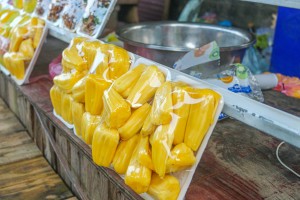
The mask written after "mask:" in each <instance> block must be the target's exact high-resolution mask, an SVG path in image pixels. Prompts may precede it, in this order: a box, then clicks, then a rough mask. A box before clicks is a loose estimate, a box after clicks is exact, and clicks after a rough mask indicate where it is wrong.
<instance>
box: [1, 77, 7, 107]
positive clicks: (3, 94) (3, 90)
mask: <svg viewBox="0 0 300 200" xmlns="http://www.w3.org/2000/svg"><path fill="white" fill-rule="evenodd" d="M6 84H7V80H6V78H5V75H4V74H3V73H2V72H0V97H2V98H3V99H4V101H5V102H7V86H6Z"/></svg>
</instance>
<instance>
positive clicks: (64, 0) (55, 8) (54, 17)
mask: <svg viewBox="0 0 300 200" xmlns="http://www.w3.org/2000/svg"><path fill="white" fill-rule="evenodd" d="M67 4H68V0H51V3H50V5H49V11H48V14H47V20H48V21H49V22H51V23H53V24H55V25H58V24H59V20H60V18H61V13H62V12H63V10H64V8H65V7H66V5H67Z"/></svg>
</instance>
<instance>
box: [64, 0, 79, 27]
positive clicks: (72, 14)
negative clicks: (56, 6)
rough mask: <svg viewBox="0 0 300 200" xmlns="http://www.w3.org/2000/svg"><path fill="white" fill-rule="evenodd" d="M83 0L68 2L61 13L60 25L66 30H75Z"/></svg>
mask: <svg viewBox="0 0 300 200" xmlns="http://www.w3.org/2000/svg"><path fill="white" fill-rule="evenodd" d="M83 2H84V1H83V0H75V1H72V3H69V4H68V5H67V6H66V8H65V9H64V11H63V13H62V20H61V26H62V27H63V28H65V29H67V30H70V31H72V32H75V31H76V29H77V26H78V23H79V21H80V19H81V17H82V15H83V12H84V6H83Z"/></svg>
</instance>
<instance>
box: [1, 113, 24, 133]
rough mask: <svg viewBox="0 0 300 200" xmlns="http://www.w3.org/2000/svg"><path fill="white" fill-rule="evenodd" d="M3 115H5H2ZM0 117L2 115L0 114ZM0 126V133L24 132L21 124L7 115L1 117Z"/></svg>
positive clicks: (13, 117) (10, 115)
mask: <svg viewBox="0 0 300 200" xmlns="http://www.w3.org/2000/svg"><path fill="white" fill-rule="evenodd" d="M3 114H5V113H3ZM1 115H2V114H1ZM0 118H2V119H0V120H1V126H0V133H3V134H4V133H13V132H18V131H22V130H25V128H24V127H23V126H22V124H21V123H20V122H19V120H17V118H16V117H15V116H14V115H13V114H11V113H9V114H8V115H7V116H3V115H2V116H1V117H0Z"/></svg>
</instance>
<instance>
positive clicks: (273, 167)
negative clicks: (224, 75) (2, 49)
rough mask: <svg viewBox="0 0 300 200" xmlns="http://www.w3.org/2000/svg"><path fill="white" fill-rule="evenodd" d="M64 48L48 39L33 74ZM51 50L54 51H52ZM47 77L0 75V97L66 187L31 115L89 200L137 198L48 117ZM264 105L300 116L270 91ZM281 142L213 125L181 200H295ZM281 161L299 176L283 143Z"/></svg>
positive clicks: (234, 126) (297, 103) (297, 162)
mask: <svg viewBox="0 0 300 200" xmlns="http://www.w3.org/2000/svg"><path fill="white" fill-rule="evenodd" d="M65 46H66V44H64V43H62V42H60V41H58V40H56V39H54V38H51V37H49V38H48V41H47V43H46V44H45V45H44V47H43V50H42V53H41V56H40V59H39V60H38V63H37V65H36V69H35V71H34V76H36V75H41V74H46V73H47V72H48V71H47V69H48V63H49V61H48V60H50V59H52V58H54V57H55V56H56V55H58V54H59V52H60V51H61V50H62V49H63V48H65ZM54 47H55V48H54ZM52 84H53V83H52V81H50V80H49V79H48V78H47V77H42V78H41V79H38V80H35V82H33V83H31V84H28V85H25V86H21V87H20V86H17V85H16V84H14V83H13V81H12V80H11V79H10V78H8V77H6V76H5V75H4V74H2V73H1V74H0V96H1V97H2V98H3V99H4V100H5V101H6V102H7V104H8V105H9V107H10V108H11V109H12V111H14V112H15V113H16V115H17V116H18V117H19V118H20V121H21V122H22V123H23V124H24V125H25V127H26V128H27V129H28V132H29V133H30V136H31V137H32V139H33V140H34V141H35V142H36V144H37V145H38V147H39V148H40V150H41V151H42V152H43V154H44V156H45V157H46V159H47V160H48V162H49V163H50V164H51V165H52V167H53V168H54V170H55V171H57V172H58V173H59V174H60V175H61V177H62V178H63V179H64V180H65V182H66V184H67V185H69V186H70V187H71V188H72V189H74V188H73V187H72V183H71V181H70V180H69V178H68V177H67V176H66V173H65V172H64V171H63V170H62V167H61V163H60V161H59V160H58V159H57V157H56V155H55V154H54V152H53V149H52V147H51V146H50V144H49V140H48V139H47V137H46V136H45V134H46V133H45V131H44V130H43V129H42V128H41V124H40V122H39V120H38V118H37V115H36V114H35V112H34V108H35V109H37V111H38V112H39V113H40V114H41V115H42V117H43V118H44V119H45V120H46V121H47V124H48V126H49V127H50V130H51V134H52V135H53V137H54V138H55V141H56V144H57V145H58V146H59V147H60V148H61V150H62V151H63V153H64V155H65V157H66V159H67V162H68V165H69V167H70V169H71V174H73V176H76V177H77V178H78V180H79V183H80V186H81V187H82V189H83V190H84V191H85V193H86V194H87V196H88V197H89V198H90V199H140V197H139V195H137V194H135V193H134V192H133V191H132V190H131V189H130V188H129V187H127V186H126V185H125V184H124V182H123V180H122V179H121V178H120V177H119V176H118V175H117V174H116V173H115V172H114V171H112V170H110V169H107V168H103V167H98V166H96V165H95V164H94V163H93V161H92V159H91V149H90V147H89V146H88V145H86V144H85V143H84V142H83V141H81V140H80V139H79V138H78V137H77V136H75V135H74V134H73V132H72V131H71V130H69V129H68V128H67V127H65V126H64V125H63V124H62V123H61V122H60V121H59V120H57V119H56V118H55V117H54V115H53V114H52V104H51V101H50V98H49V89H50V88H51V86H52ZM264 96H265V103H266V104H268V105H271V106H273V107H276V108H279V109H282V110H284V111H286V112H289V113H291V114H294V115H296V116H300V100H298V99H294V98H290V97H286V96H284V95H283V94H281V93H279V92H276V91H267V92H264ZM280 142H281V141H279V140H277V139H276V138H273V137H271V136H268V135H266V134H264V133H262V132H260V131H258V130H256V129H254V128H252V127H249V126H247V125H245V124H243V123H241V122H239V121H237V120H235V119H225V120H222V121H220V122H218V124H217V126H216V127H215V130H214V132H213V134H212V137H211V138H210V140H209V143H208V145H207V148H206V150H205V152H204V154H203V157H202V159H201V161H200V164H199V165H198V167H197V170H196V173H195V175H194V177H193V180H192V182H191V185H190V187H189V189H188V191H187V194H186V199H188V200H192V199H222V200H224V199H249V200H253V199H284V200H286V199H300V192H299V191H300V179H299V178H297V177H296V176H295V175H294V174H292V173H291V172H289V171H288V170H287V169H285V168H284V167H283V166H282V165H281V164H280V163H279V162H278V161H277V158H276V154H275V152H276V147H277V145H278V144H279V143H280ZM279 155H280V157H281V158H282V160H283V162H285V163H286V164H287V165H288V166H290V167H291V168H293V169H294V170H295V171H297V172H298V173H299V172H300V150H299V149H297V148H294V147H293V146H290V145H288V144H284V145H283V146H282V147H281V149H280V152H279Z"/></svg>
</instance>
